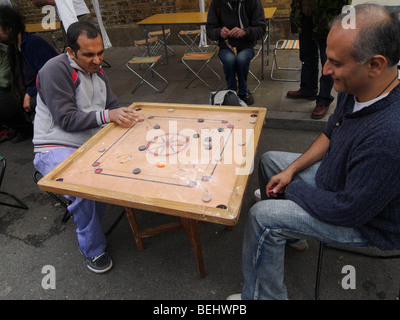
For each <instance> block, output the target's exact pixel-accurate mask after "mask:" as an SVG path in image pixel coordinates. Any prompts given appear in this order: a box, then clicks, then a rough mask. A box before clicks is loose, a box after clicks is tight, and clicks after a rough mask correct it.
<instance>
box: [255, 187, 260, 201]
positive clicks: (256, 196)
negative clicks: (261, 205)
mask: <svg viewBox="0 0 400 320" xmlns="http://www.w3.org/2000/svg"><path fill="white" fill-rule="evenodd" d="M254 198H255V199H256V202H259V201H261V191H260V189H257V190H256V191H254Z"/></svg>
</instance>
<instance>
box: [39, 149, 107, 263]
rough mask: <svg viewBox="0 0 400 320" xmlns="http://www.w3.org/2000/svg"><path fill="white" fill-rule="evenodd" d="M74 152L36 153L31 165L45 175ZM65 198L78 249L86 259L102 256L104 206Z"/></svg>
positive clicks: (94, 202)
mask: <svg viewBox="0 0 400 320" xmlns="http://www.w3.org/2000/svg"><path fill="white" fill-rule="evenodd" d="M74 151H75V149H74V148H55V149H52V150H50V151H49V152H45V153H40V152H38V153H36V155H35V158H34V160H33V164H34V166H35V168H36V169H37V170H38V171H39V172H40V173H41V174H42V175H46V174H47V173H49V172H50V171H51V170H52V169H53V168H54V167H56V166H57V165H58V164H60V163H61V162H62V161H63V160H64V159H65V158H67V157H68V156H69V155H70V154H72V153H73V152H74ZM65 198H67V199H69V200H71V201H72V202H71V204H70V205H69V206H68V211H69V212H70V213H71V214H72V216H73V217H74V221H75V223H76V226H77V229H76V233H77V236H78V246H79V249H80V250H81V251H82V253H83V254H84V255H85V256H87V257H95V256H98V255H100V254H102V253H103V252H104V251H105V248H106V244H107V240H106V236H105V234H104V232H103V229H102V227H101V219H102V217H103V214H104V211H105V208H106V204H105V203H102V202H98V201H93V200H87V199H82V198H76V197H72V196H65Z"/></svg>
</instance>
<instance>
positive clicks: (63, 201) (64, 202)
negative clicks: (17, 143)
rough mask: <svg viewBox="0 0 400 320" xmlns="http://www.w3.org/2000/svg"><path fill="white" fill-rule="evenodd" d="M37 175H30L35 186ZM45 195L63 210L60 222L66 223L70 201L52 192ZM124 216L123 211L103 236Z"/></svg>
mask: <svg viewBox="0 0 400 320" xmlns="http://www.w3.org/2000/svg"><path fill="white" fill-rule="evenodd" d="M38 175H40V176H41V173H40V172H39V171H35V172H34V173H33V175H32V179H33V181H35V183H36V184H37V183H38V181H39V180H40V179H39V178H38ZM46 193H47V194H48V195H49V196H51V197H52V198H53V199H55V200H56V201H57V202H58V203H59V204H61V205H62V206H63V207H64V208H65V213H64V216H63V218H62V220H61V221H62V222H64V223H65V222H67V221H68V220H69V218H71V217H72V214H71V213H70V212H69V211H68V206H69V205H70V203H71V201H69V200H68V199H66V198H64V197H63V196H61V195H56V194H54V193H52V192H48V191H46ZM124 215H125V210H123V211H122V213H120V215H119V216H118V217H117V219H115V221H114V222H113V223H112V224H111V226H110V227H109V228H108V229H107V231H105V232H104V234H105V235H110V234H111V232H112V231H113V230H114V228H115V227H116V226H117V224H118V222H119V221H120V220H121V219H122V218H123V217H124Z"/></svg>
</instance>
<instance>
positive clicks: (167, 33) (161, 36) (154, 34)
mask: <svg viewBox="0 0 400 320" xmlns="http://www.w3.org/2000/svg"><path fill="white" fill-rule="evenodd" d="M164 35H165V40H164ZM170 35H171V30H170V29H165V30H164V33H163V31H162V30H155V31H150V32H149V33H148V36H149V38H154V37H156V38H158V46H157V47H156V51H155V54H157V53H158V51H159V50H160V49H161V48H162V47H166V48H167V50H168V52H169V53H170V54H171V55H174V54H175V52H174V49H172V48H171V47H170V46H169V45H168V44H167V39H168V38H169V37H170Z"/></svg>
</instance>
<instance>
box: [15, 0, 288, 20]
mask: <svg viewBox="0 0 400 320" xmlns="http://www.w3.org/2000/svg"><path fill="white" fill-rule="evenodd" d="M12 2H13V4H14V5H16V6H18V7H19V8H20V10H21V11H22V12H23V14H24V16H25V19H26V23H37V22H40V21H41V20H42V18H43V14H42V13H41V10H40V8H37V7H35V6H34V5H33V4H32V3H31V1H29V0H12ZM85 2H86V4H87V5H88V7H89V8H90V10H91V11H92V12H94V11H93V8H92V3H91V1H90V0H85ZM210 2H211V0H205V1H204V3H205V7H206V10H207V8H208V6H209V5H210ZM262 2H263V5H264V7H276V8H278V10H277V11H276V14H275V16H276V17H277V18H285V17H288V16H289V12H290V0H262ZM99 4H100V9H101V13H102V16H103V20H104V23H105V25H107V26H110V25H117V24H131V23H135V22H137V21H139V20H142V19H144V18H147V17H148V16H150V15H153V14H155V13H162V12H185V11H198V10H199V2H198V0H134V1H126V0H100V1H99Z"/></svg>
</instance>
